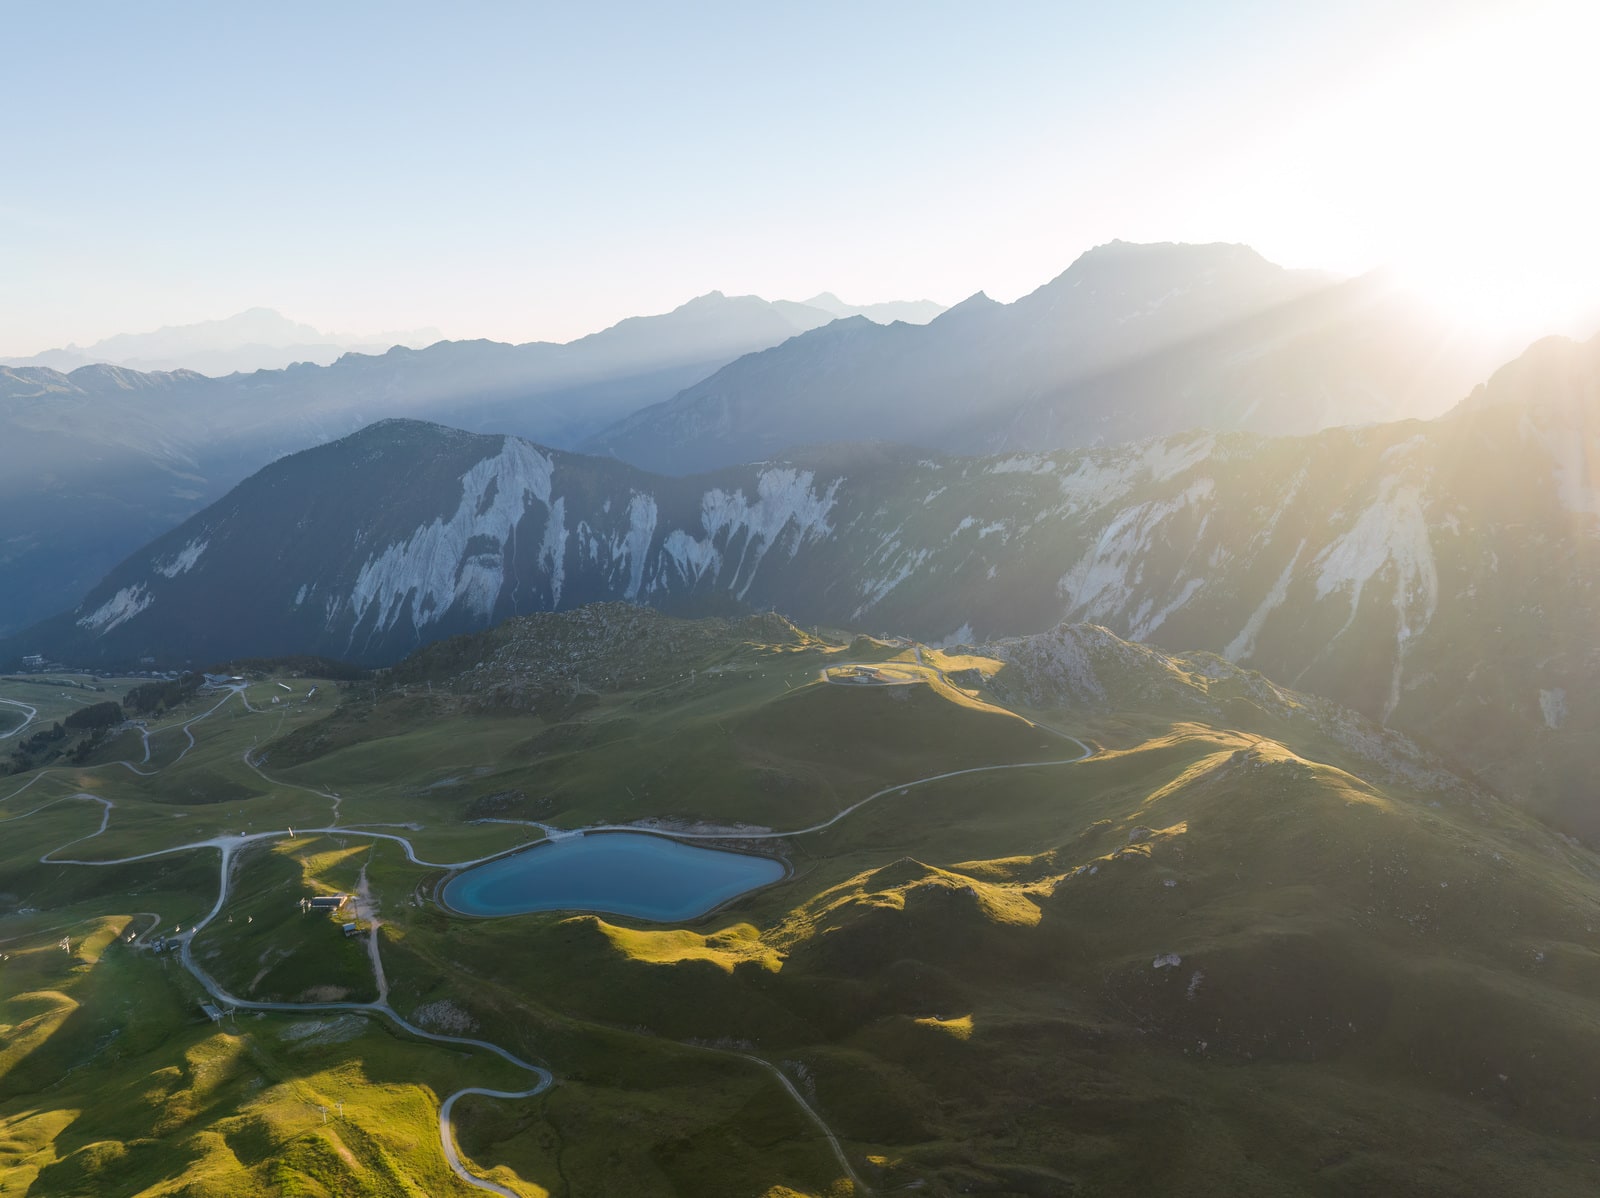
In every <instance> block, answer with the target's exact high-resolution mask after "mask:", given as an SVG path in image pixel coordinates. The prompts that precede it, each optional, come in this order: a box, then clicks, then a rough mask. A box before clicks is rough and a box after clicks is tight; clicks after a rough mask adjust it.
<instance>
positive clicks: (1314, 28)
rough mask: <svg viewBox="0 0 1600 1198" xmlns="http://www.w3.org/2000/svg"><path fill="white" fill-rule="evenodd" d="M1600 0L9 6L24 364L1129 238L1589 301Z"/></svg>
mask: <svg viewBox="0 0 1600 1198" xmlns="http://www.w3.org/2000/svg"><path fill="white" fill-rule="evenodd" d="M1597 8H1600V6H1597V5H1595V4H1594V3H1592V2H1591V0H1561V2H1553V3H1548V4H1544V5H1542V6H1541V5H1539V4H1530V3H1511V2H1507V0H1448V2H1446V0H1439V2H1434V0H1411V2H1406V0H1383V2H1378V0H1373V2H1367V0H1354V2H1350V3H1339V2H1337V0H1331V2H1327V3H1322V4H1318V5H1309V4H1308V5H1300V4H1295V5H1288V4H1283V3H1281V0H1260V2H1257V0H1219V2H1214V3H1198V4H1197V3H1194V2H1193V0H1183V2H1178V3H1154V2H1151V3H1123V4H1119V5H1105V4H1093V5H1090V4H1074V3H1066V2H1063V0H1054V2H1047V3H1039V4H1021V3H1017V4H994V5H983V6H979V5H974V4H970V3H961V4H947V5H940V4H931V3H915V4H890V3H866V2H862V0H855V2H852V3H840V4H830V3H819V2H815V0H811V2H807V3H803V4H802V3H792V4H785V5H779V4H751V3H748V2H741V3H728V4H718V3H686V4H658V3H637V4H615V5H611V4H602V3H583V4H581V5H580V4H576V3H574V4H570V5H560V6H557V5H553V4H552V5H542V6H539V5H532V4H522V3H517V4H512V3H505V4H481V3H480V4H472V3H463V4H448V5H447V4H440V3H436V2H435V3H428V4H402V3H382V4H378V3H371V4H362V3H353V2H352V3H337V4H327V3H325V2H319V3H317V4H291V3H271V4H258V5H253V6H249V7H248V8H247V7H246V6H243V5H210V4H205V3H199V2H195V3H150V4H126V3H111V2H109V0H108V2H106V3H99V4H75V3H69V2H66V0H63V2H60V3H44V2H37V3H18V4H8V5H0V39H3V41H4V44H5V45H6V47H7V49H6V55H5V70H4V88H5V100H4V102H3V103H0V145H3V146H4V147H5V158H6V170H5V177H6V184H5V186H4V188H3V189H0V353H9V354H24V353H32V352H36V351H38V350H41V349H44V348H47V347H50V346H56V345H61V344H64V343H66V342H68V341H76V342H78V343H80V344H86V343H88V342H91V341H94V340H96V339H98V338H100V337H103V336H106V335H108V334H111V333H116V332H131V331H142V330H145V329H150V328H154V327H156V326H158V325H163V324H174V323H187V322H190V321H196V320H204V319H210V318H215V317H221V316H226V315H229V314H231V313H233V312H236V311H239V310H241V309H244V308H247V307H251V306H256V305H262V306H269V307H276V308H278V309H280V310H281V311H283V312H284V313H285V314H286V315H289V316H291V317H293V318H295V319H297V320H303V321H306V322H308V323H311V324H314V325H316V326H318V327H319V328H322V329H324V330H328V331H334V332H365V331H370V330H376V329H387V328H400V327H411V326H418V325H434V326H437V327H439V328H441V329H443V330H444V331H445V332H446V333H447V334H448V335H450V336H455V337H474V336H488V337H494V338H498V339H503V340H515V341H523V340H530V339H534V338H552V339H557V340H565V339H567V338H569V337H572V336H576V335H579V334H582V333H585V332H589V331H592V330H594V329H596V328H599V327H601V326H603V325H606V324H608V323H610V322H612V321H614V320H616V319H618V318H620V317H622V316H626V315H631V314H636V313H644V312H656V311H664V310H666V309H668V308H671V307H674V306H676V305H677V304H678V303H680V302H682V301H683V300H685V299H687V298H689V297H690V296H692V295H695V294H699V293H702V292H705V291H708V290H712V289H720V290H723V291H726V292H729V293H730V294H733V293H747V292H754V293H757V294H760V295H763V296H766V297H768V298H793V299H800V298H804V297H806V296H808V295H811V294H813V293H815V292H817V291H819V290H823V289H828V290H833V291H836V292H838V293H839V294H840V295H841V296H843V297H844V298H845V299H847V300H850V301H852V302H867V301H873V300H882V299H893V298H906V299H912V298H923V297H927V298H932V299H937V300H940V301H942V302H944V303H952V302H954V301H956V300H959V299H961V298H963V297H964V296H966V295H968V294H970V293H972V292H974V291H977V290H979V289H984V290H987V291H988V292H989V293H990V294H991V295H993V296H994V297H995V298H997V299H1004V300H1009V299H1012V298H1015V297H1016V296H1017V295H1019V294H1022V293H1023V292H1026V291H1029V290H1031V289H1033V288H1034V287H1036V286H1038V285H1039V284H1040V283H1042V282H1044V281H1045V280H1047V279H1048V278H1050V277H1052V276H1054V275H1055V274H1057V273H1059V272H1060V271H1061V270H1062V269H1064V268H1065V267H1066V266H1067V265H1068V264H1069V263H1070V262H1071V260H1072V259H1073V258H1074V257H1076V256H1077V254H1079V253H1080V252H1081V251H1083V250H1084V249H1086V248H1088V247H1089V246H1092V245H1095V244H1097V243H1100V242H1104V241H1108V240H1111V239H1113V238H1116V237H1121V238H1124V239H1128V240H1139V241H1155V240H1185V241H1213V240H1225V241H1243V242H1248V243H1249V244H1251V245H1254V246H1255V247H1256V248H1258V249H1260V250H1261V251H1262V252H1263V253H1264V254H1266V255H1267V256H1268V257H1270V258H1272V259H1274V260H1276V261H1279V262H1282V263H1284V264H1286V265H1292V266H1322V267H1328V268H1332V269H1337V270H1343V271H1351V272H1354V271H1357V270H1362V269H1365V268H1368V267H1370V266H1373V265H1376V264H1379V263H1383V262H1392V263H1396V264H1398V265H1399V266H1401V267H1402V268H1404V269H1407V270H1409V271H1411V272H1413V273H1414V274H1415V275H1416V276H1417V277H1419V278H1422V279H1424V280H1426V281H1431V282H1432V283H1433V284H1434V285H1435V286H1442V285H1445V284H1448V288H1447V289H1448V290H1449V292H1450V293H1451V294H1453V295H1455V296H1457V297H1458V298H1460V299H1461V300H1463V301H1464V302H1467V303H1469V304H1470V305H1474V306H1479V307H1481V306H1482V305H1485V304H1488V305H1490V306H1491V307H1497V306H1498V307H1505V306H1510V307H1512V308H1513V309H1515V310H1517V311H1522V310H1523V309H1527V308H1530V307H1532V308H1538V307H1540V306H1548V307H1550V308H1551V309H1552V311H1551V313H1550V314H1549V319H1554V312H1555V309H1556V308H1557V307H1570V306H1571V305H1572V304H1574V303H1576V302H1577V301H1578V300H1581V299H1583V298H1584V297H1583V295H1582V294H1581V292H1582V291H1583V290H1584V289H1585V288H1586V287H1589V286H1590V285H1591V283H1592V281H1594V280H1600V240H1597V237H1600V235H1597V232H1596V230H1597V229H1600V219H1597V218H1596V217H1595V215H1594V213H1595V211H1596V208H1597V197H1596V194H1595V193H1596V184H1595V176H1596V174H1597V173H1600V169H1597V168H1596V166H1595V163H1594V150H1593V132H1592V118H1593V115H1594V114H1595V113H1596V112H1600V96H1597V95H1596V90H1595V88H1596V85H1595V83H1594V81H1593V75H1594V72H1593V71H1592V68H1591V67H1590V65H1589V64H1588V63H1587V62H1586V61H1585V60H1586V59H1587V58H1588V57H1589V56H1590V55H1591V54H1592V51H1593V47H1594V45H1595V44H1597V41H1600V21H1597V19H1596V17H1595V16H1594V15H1593V14H1594V12H1595V10H1596V9H1597Z"/></svg>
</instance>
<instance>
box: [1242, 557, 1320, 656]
mask: <svg viewBox="0 0 1600 1198" xmlns="http://www.w3.org/2000/svg"><path fill="white" fill-rule="evenodd" d="M1305 549H1306V543H1305V541H1304V540H1303V539H1302V540H1301V542H1300V544H1299V545H1298V546H1297V547H1296V548H1295V551H1294V556H1293V557H1291V558H1290V559H1289V564H1288V565H1287V566H1285V567H1284V568H1283V573H1282V574H1280V575H1278V581H1277V582H1275V583H1273V584H1272V589H1271V590H1270V591H1268V592H1267V593H1266V595H1265V597H1263V598H1262V600H1261V603H1260V606H1258V607H1257V608H1256V609H1255V611H1253V612H1251V613H1250V618H1249V619H1248V620H1246V621H1245V622H1244V627H1243V628H1241V629H1240V630H1239V635H1238V636H1236V637H1234V638H1233V640H1231V641H1229V642H1228V647H1227V648H1226V649H1224V650H1223V651H1222V656H1224V657H1226V658H1227V659H1228V660H1229V661H1243V660H1244V659H1245V658H1247V657H1249V656H1250V655H1251V654H1252V653H1254V652H1255V651H1256V638H1257V637H1259V636H1260V635H1261V629H1262V627H1263V626H1264V625H1265V624H1266V622H1267V617H1268V616H1270V615H1271V614H1272V613H1273V612H1274V611H1275V610H1277V609H1278V608H1280V607H1282V606H1283V601H1284V600H1285V599H1287V598H1288V597H1289V580H1290V579H1291V578H1293V577H1294V568H1295V564H1296V563H1297V562H1299V560H1300V555H1301V554H1302V553H1304V552H1305Z"/></svg>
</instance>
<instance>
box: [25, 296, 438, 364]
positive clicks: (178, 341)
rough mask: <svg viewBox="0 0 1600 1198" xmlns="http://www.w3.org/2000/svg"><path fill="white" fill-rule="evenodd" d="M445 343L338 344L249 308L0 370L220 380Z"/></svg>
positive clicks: (399, 333)
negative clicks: (184, 374)
mask: <svg viewBox="0 0 1600 1198" xmlns="http://www.w3.org/2000/svg"><path fill="white" fill-rule="evenodd" d="M442 340H444V334H442V333H441V332H439V330H438V329H431V328H430V329H403V330H394V331H390V332H382V333H372V334H369V335H367V336H361V337H340V336H336V335H334V334H331V333H323V332H320V331H319V330H317V329H314V328H312V327H311V326H310V325H308V324H299V323H297V322H295V321H292V320H290V319H288V318H287V317H285V316H283V315H282V314H281V313H279V312H275V311H274V310H273V309H271V308H251V309H250V310H249V311H246V312H240V313H238V314H237V315H235V316H230V317H228V318H227V319H225V320H205V321H201V322H200V323H198V324H186V325H168V326H166V327H164V328H159V329H156V330H155V331H154V332H149V333H118V334H117V335H116V336H114V337H107V338H105V339H104V340H103V341H96V342H95V343H94V344H93V345H89V346H77V345H68V346H66V347H65V348H64V349H47V350H45V351H44V352H43V353H39V354H33V355H32V356H30V357H25V358H0V366H23V367H28V366H39V367H44V368H46V369H49V370H59V371H62V372H69V371H73V370H77V369H78V368H79V367H82V366H97V365H98V366H122V367H125V368H126V369H129V370H142V371H167V370H192V371H195V372H196V373H199V374H205V375H224V374H234V373H236V372H239V371H252V370H279V369H282V368H283V367H285V366H289V365H291V364H293V363H295V362H312V363H315V364H316V365H319V366H326V365H327V364H328V363H330V362H333V361H334V360H336V359H337V358H339V357H340V356H341V355H343V354H347V353H383V352H384V351H385V350H387V349H388V348H389V347H390V346H394V345H404V346H408V347H411V348H413V349H416V348H420V347H422V346H424V345H432V344H433V343H434V342H435V341H442Z"/></svg>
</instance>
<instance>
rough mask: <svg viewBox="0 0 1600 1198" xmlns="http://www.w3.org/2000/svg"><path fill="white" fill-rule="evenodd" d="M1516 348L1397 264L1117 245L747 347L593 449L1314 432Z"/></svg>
mask: <svg viewBox="0 0 1600 1198" xmlns="http://www.w3.org/2000/svg"><path fill="white" fill-rule="evenodd" d="M1519 349H1521V345H1520V344H1517V343H1514V342H1502V343H1498V344H1495V343H1491V342H1485V341H1484V340H1483V339H1481V338H1478V339H1470V338H1466V337H1463V336H1462V334H1461V333H1460V332H1459V331H1457V330H1454V329H1452V328H1450V327H1448V326H1447V325H1445V324H1444V323H1443V322H1441V321H1438V320H1435V319H1432V318H1430V317H1428V316H1426V315H1425V314H1424V313H1422V312H1421V311H1420V310H1419V309H1418V308H1417V307H1416V305H1415V302H1414V301H1413V300H1412V299H1411V298H1410V297H1408V296H1407V295H1405V294H1403V293H1402V292H1400V291H1399V290H1398V289H1396V288H1395V287H1393V286H1391V285H1390V284H1389V282H1388V281H1387V280H1386V279H1385V278H1383V277H1382V276H1378V275H1373V276H1365V277H1363V278H1359V279H1354V280H1346V281H1341V280H1337V279H1334V278H1332V277H1331V276H1328V275H1325V274H1320V273H1316V272H1309V271H1289V270H1284V269H1283V268H1281V267H1278V266H1274V265H1273V264H1272V263H1270V262H1267V261H1266V260H1265V259H1263V258H1262V257H1261V256H1260V255H1259V254H1257V253H1255V251H1253V250H1251V249H1249V248H1248V247H1245V246H1239V245H1130V244H1127V243H1125V242H1112V243H1111V244H1109V245H1104V246H1101V247H1099V248H1097V249H1094V250H1091V251H1089V252H1088V253H1086V254H1084V255H1083V256H1082V257H1080V258H1079V259H1078V260H1077V261H1076V262H1074V263H1073V264H1072V265H1071V267H1069V268H1068V269H1067V270H1066V271H1065V272H1064V273H1062V274H1061V275H1060V276H1058V277H1057V278H1055V279H1054V280H1052V281H1051V282H1049V283H1047V284H1045V285H1044V286H1043V287H1041V288H1039V289H1038V290H1037V291H1035V292H1033V293H1032V294H1030V295H1026V296H1024V297H1022V298H1021V299H1019V300H1017V301H1016V302H1015V303H1012V304H999V303H996V302H994V301H993V300H991V299H989V298H988V297H987V296H986V295H984V294H983V293H981V292H980V293H979V294H977V295H975V296H973V297H972V298H970V299H968V300H966V301H964V302H963V303H960V304H957V305H956V306H955V307H954V308H951V309H950V310H949V311H948V312H945V313H943V314H942V315H941V316H939V317H938V318H937V319H935V320H933V321H931V322H929V323H928V324H927V325H925V326H923V327H912V326H908V325H890V326H887V327H884V326H878V325H874V324H870V323H868V322H867V321H864V320H843V321H838V322H835V323H833V324H830V325H828V326H826V327H824V328H820V329H816V330H813V331H811V332H810V333H807V334H805V335H803V336H799V337H796V338H794V339H792V340H790V341H786V342H784V343H783V344H782V345H779V346H776V347H774V348H772V349H770V350H766V351H764V352H760V353H754V354H749V355H746V356H744V357H742V358H740V359H739V360H737V361H735V362H732V363H730V364H729V365H727V366H725V367H724V368H722V369H721V370H719V371H717V372H716V373H715V374H713V375H711V376H710V377H708V378H706V379H705V380H703V381H701V382H697V383H696V384H694V385H693V386H691V387H688V388H687V389H685V390H684V391H682V392H681V393H679V394H678V395H676V396H674V397H673V398H671V399H670V400H668V401H666V402H664V403H661V404H658V405H656V406H654V407H651V408H646V409H644V410H643V411H640V412H638V413H636V414H633V415H630V416H628V417H627V418H626V419H624V420H622V421H621V422H619V423H618V424H616V425H615V426H613V427H611V428H609V429H607V430H605V431H604V432H602V433H600V434H599V435H597V436H595V437H593V438H591V439H590V440H588V441H587V442H585V443H584V444H583V445H582V448H583V449H584V450H585V451H587V452H590V453H602V454H610V455H613V456H615V457H618V458H620V459H622V460H623V461H627V462H631V463H633V464H634V465H636V466H642V467H644V468H646V469H649V470H655V471H659V472H662V473H672V474H685V473H692V472H695V471H700V470H711V469H716V468H717V467H720V466H726V465H731V464H733V463H736V462H748V461H758V460H762V459H764V458H769V457H772V456H774V455H780V454H783V453H786V452H788V451H789V450H791V449H793V448H794V447H795V446H797V445H805V444H810V443H816V442H822V441H846V440H849V441H856V440H884V441H894V442H898V443H901V444H908V445H915V446H919V447H923V448H928V449H938V450H942V451H945V452H950V453H1003V452H1010V451H1016V450H1040V449H1063V448H1074V447H1079V446H1090V445H1108V444H1115V443H1117V442H1120V441H1126V440H1130V439H1137V438H1141V437H1149V436H1157V435H1163V434H1167V433H1175V432H1180V431H1183V430H1185V429H1191V428H1209V429H1212V430H1215V431H1230V430H1235V429H1241V430H1250V431H1255V432H1265V433H1302V432H1311V431H1314V430H1316V429H1319V428H1327V427H1330V426H1333V425H1339V424H1358V423H1365V422H1369V421H1379V420H1394V419H1401V418H1405V417H1412V416H1422V417H1427V416H1434V415H1437V414H1438V413H1440V412H1442V411H1444V410H1445V409H1446V408H1447V407H1449V406H1450V405H1451V404H1453V403H1455V402H1456V401H1457V400H1458V399H1460V398H1461V396H1462V395H1464V394H1466V392H1467V391H1468V389H1469V388H1471V387H1472V386H1473V385H1474V384H1475V383H1477V382H1479V381H1480V380H1482V379H1483V378H1484V376H1485V375H1486V374H1487V373H1488V372H1489V371H1490V370H1491V369H1493V368H1494V367H1495V366H1496V365H1498V364H1499V363H1500V362H1503V361H1504V360H1505V359H1506V358H1507V357H1509V356H1511V355H1512V354H1514V353H1516V352H1517V351H1518V350H1519Z"/></svg>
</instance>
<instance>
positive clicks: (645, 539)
mask: <svg viewBox="0 0 1600 1198" xmlns="http://www.w3.org/2000/svg"><path fill="white" fill-rule="evenodd" d="M659 514H660V513H659V512H658V510H657V508H656V500H655V496H653V495H646V494H645V493H644V492H643V491H635V492H634V493H633V495H632V496H631V497H630V498H629V499H628V531H627V532H626V533H625V534H624V535H623V537H622V540H621V541H620V542H618V541H615V540H613V541H612V544H611V560H612V561H613V562H621V561H622V560H624V559H626V560H627V563H628V588H627V590H625V591H623V593H622V596H623V598H624V599H627V600H628V601H629V602H630V603H631V602H632V601H633V600H635V599H637V598H638V597H639V588H640V586H642V585H643V583H644V567H645V554H646V553H648V552H649V551H650V538H651V537H653V536H655V535H656V519H657V517H658V516H659Z"/></svg>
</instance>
